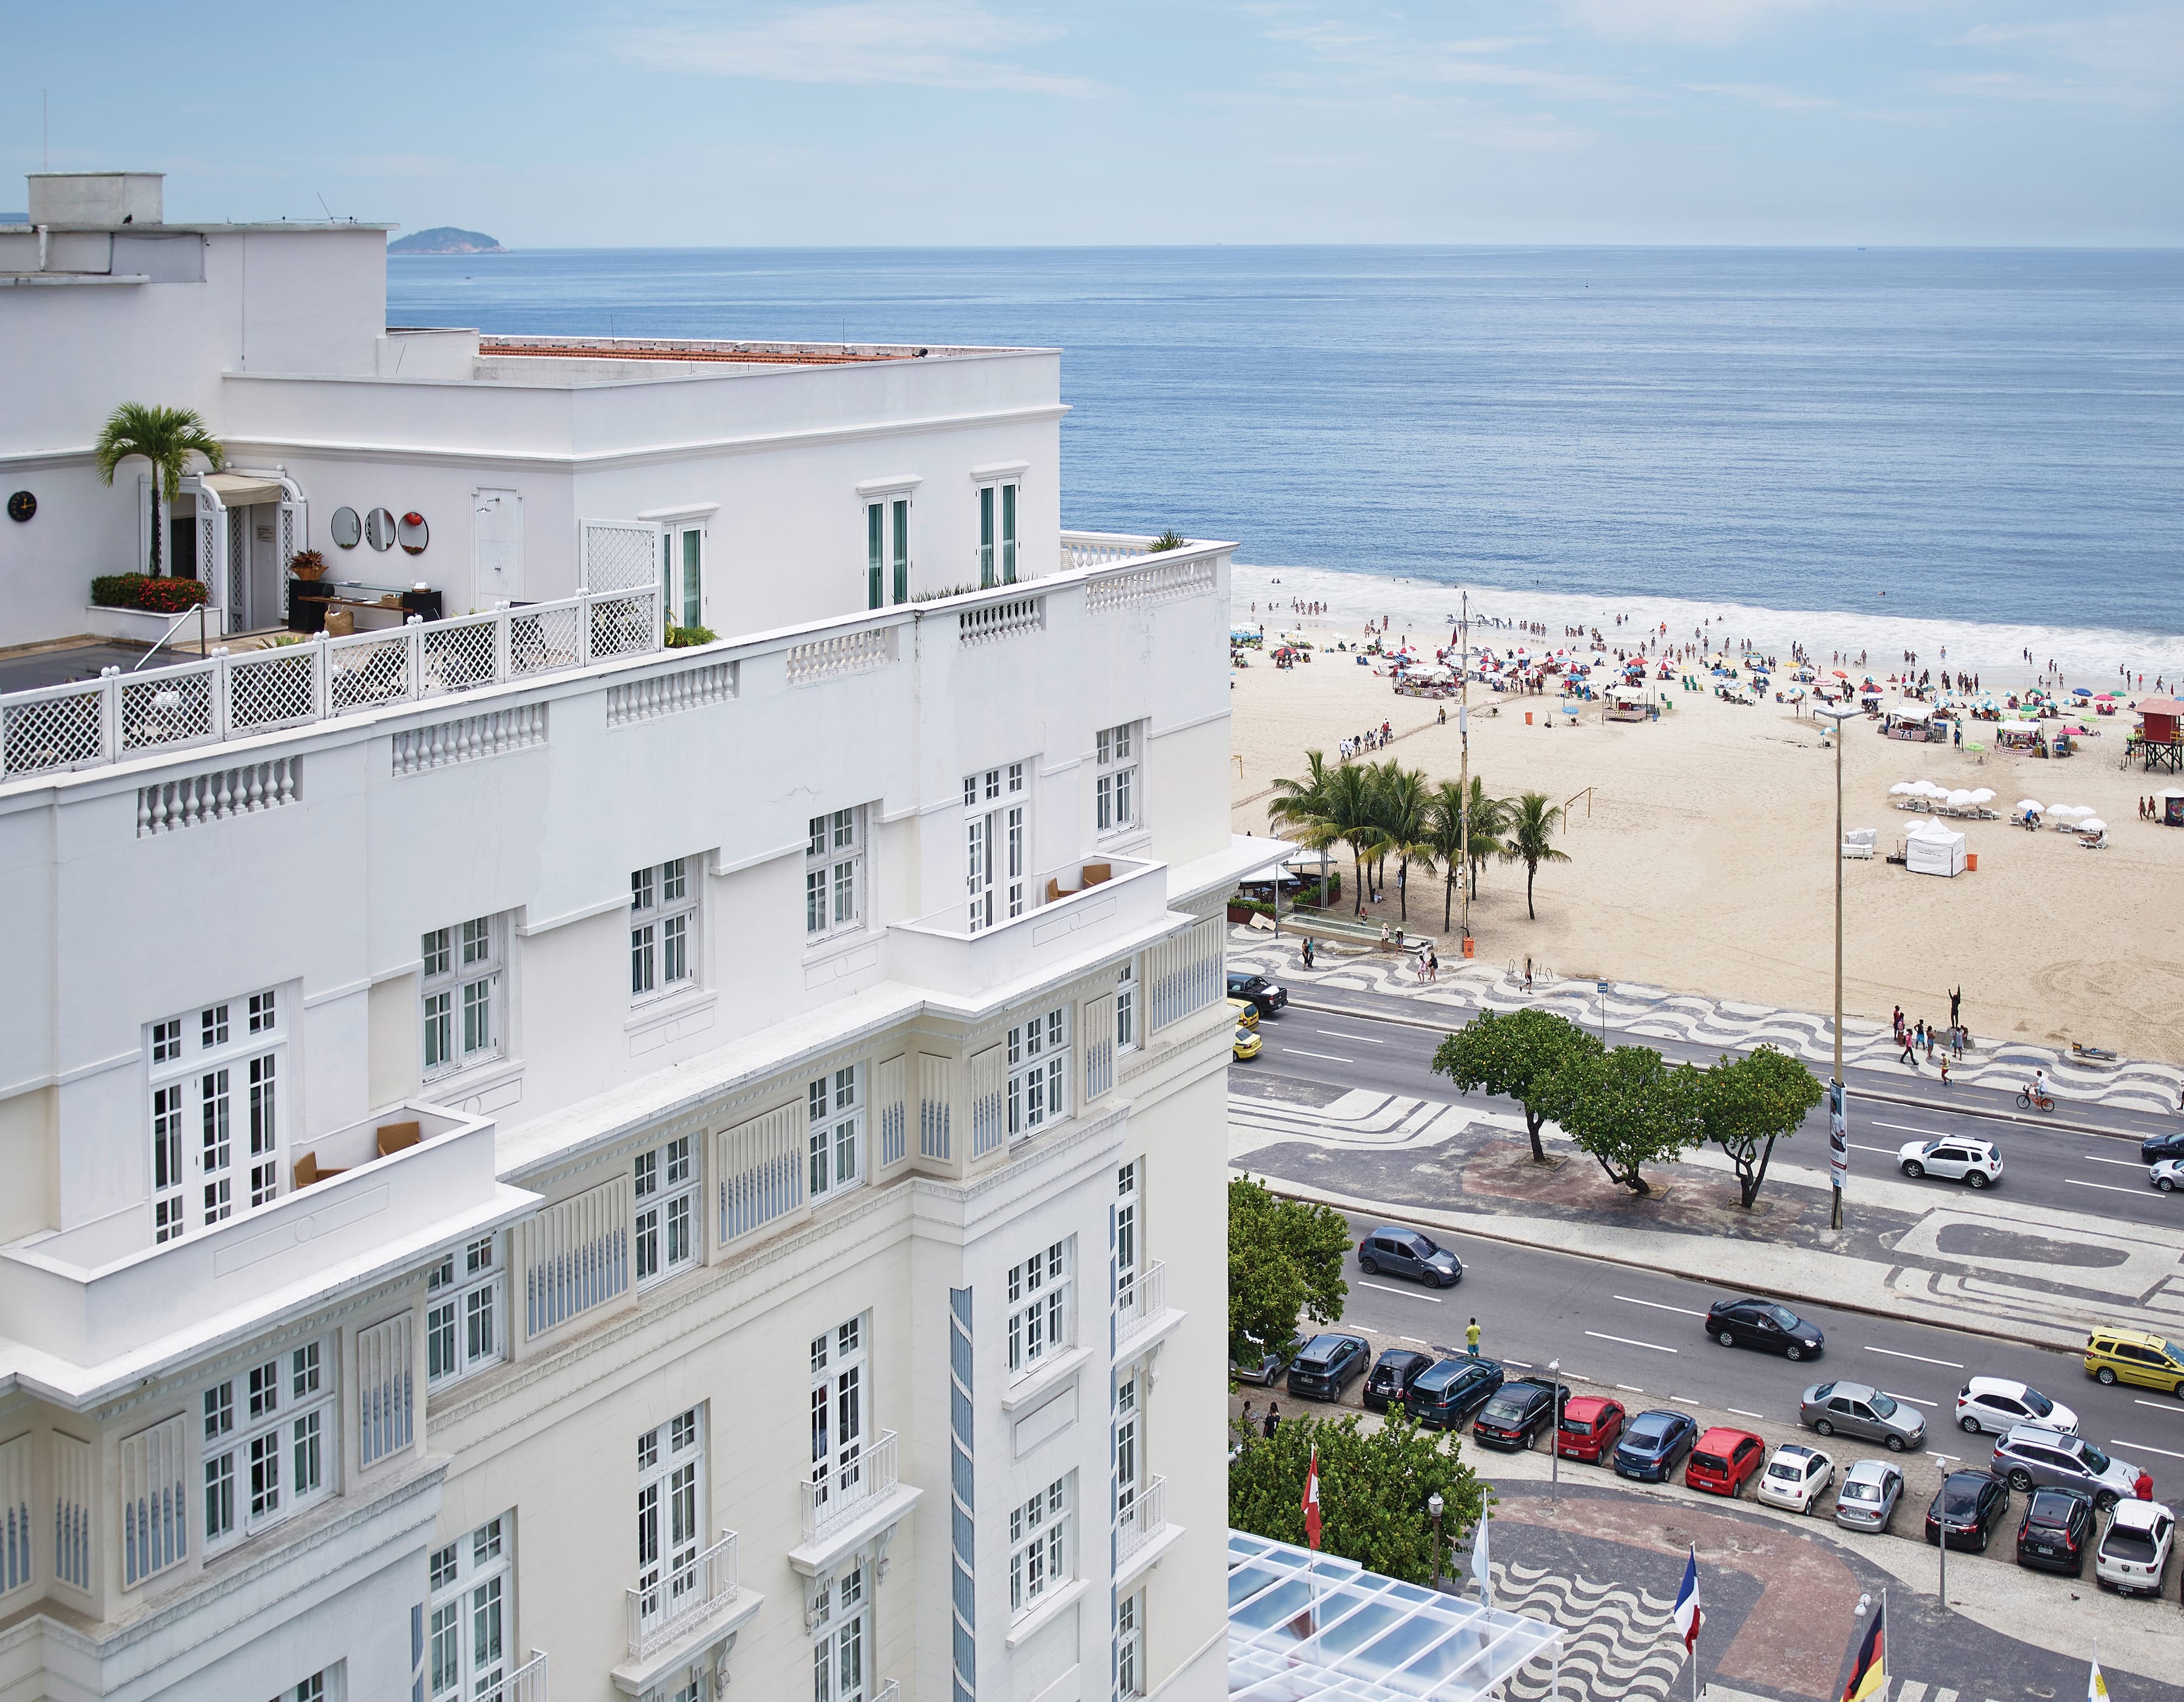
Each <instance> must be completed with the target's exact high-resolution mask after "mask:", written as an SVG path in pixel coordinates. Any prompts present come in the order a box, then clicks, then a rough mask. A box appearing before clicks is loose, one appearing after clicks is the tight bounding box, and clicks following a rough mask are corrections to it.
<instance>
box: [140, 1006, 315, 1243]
mask: <svg viewBox="0 0 2184 1702" xmlns="http://www.w3.org/2000/svg"><path fill="white" fill-rule="evenodd" d="M292 1004H293V999H292V996H291V994H290V993H289V992H288V990H287V989H284V988H281V987H267V988H265V989H263V990H262V991H260V992H257V993H248V994H246V995H244V996H243V997H242V998H225V999H220V1000H218V1001H216V1002H214V1003H213V1004H206V1005H201V1006H199V1007H198V1009H197V1010H192V1011H187V1012H184V1013H183V1014H181V1015H177V1016H170V1017H167V1018H164V1019H163V1020H162V1021H158V1022H153V1023H148V1024H147V1025H146V1026H145V1031H144V1035H145V1037H144V1055H145V1057H146V1059H147V1060H149V1076H148V1093H147V1096H146V1104H147V1106H148V1113H149V1120H150V1133H151V1143H152V1153H151V1160H152V1162H151V1165H150V1177H151V1190H150V1192H151V1197H152V1239H153V1243H154V1244H157V1243H161V1242H166V1241H175V1240H179V1239H180V1238H182V1237H183V1236H185V1235H187V1234H190V1233H192V1232H195V1231H200V1230H204V1229H209V1228H211V1227H213V1226H214V1225H216V1224H220V1223H223V1222H226V1221H228V1220H229V1219H231V1218H235V1217H240V1216H242V1215H245V1214H247V1213H248V1212H250V1211H252V1210H255V1209H256V1208H258V1207H259V1206H264V1205H270V1204H272V1203H273V1202H274V1201H275V1200H276V1199H279V1198H280V1197H281V1195H282V1194H283V1193H287V1191H288V1189H287V1187H286V1185H285V1182H284V1178H285V1176H286V1173H287V1167H286V1161H287V1141H286V1138H285V1135H286V1131H287V1127H288V1126H289V1124H290V1123H291V1122H292V1121H293V1120H292V1117H291V1115H290V1110H291V1107H290V1104H289V1086H288V1084H289V1082H290V1080H291V1075H290V1071H289V1070H288V1067H287V1052H288V1026H287V1021H288V1013H289V1010H290V1009H291V1007H292Z"/></svg>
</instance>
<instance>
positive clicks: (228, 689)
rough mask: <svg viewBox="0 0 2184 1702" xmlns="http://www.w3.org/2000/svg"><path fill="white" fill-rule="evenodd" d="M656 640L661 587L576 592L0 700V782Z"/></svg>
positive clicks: (413, 696)
mask: <svg viewBox="0 0 2184 1702" xmlns="http://www.w3.org/2000/svg"><path fill="white" fill-rule="evenodd" d="M659 649H660V592H659V588H658V587H655V586H650V585H647V586H643V587H638V588H637V589H635V590H631V591H616V592H599V593H596V594H595V593H593V592H578V593H577V595H576V596H574V597H570V598H562V599H561V600H560V601H559V602H555V603H527V604H526V605H524V606H523V607H521V608H520V609H496V610H494V611H493V613H491V614H489V615H465V616H463V617H462V618H460V619H459V620H429V621H411V622H409V624H407V625H405V626H399V627H395V628H392V629H389V630H387V631H377V632H359V633H355V634H353V635H350V636H348V637H340V638H330V637H326V634H324V633H320V634H317V635H315V637H312V638H310V639H309V640H307V641H305V642H302V643H297V644H281V645H276V646H275V647H274V648H271V649H267V650H252V651H244V652H238V653H230V652H227V651H220V652H218V653H216V654H214V655H212V656H211V657H209V658H208V659H205V660H203V661H202V662H186V663H182V664H181V665H177V666H175V667H170V668H156V669H149V670H145V671H144V672H142V673H136V674H123V673H121V672H120V670H117V669H109V670H106V672H104V673H103V674H102V675H101V676H99V677H98V678H97V679H96V680H85V681H75V682H73V683H70V684H68V685H64V686H48V687H43V688H42V689H40V690H37V691H31V692H9V693H8V694H7V695H6V696H4V697H0V779H14V778H16V777H17V776H23V775H31V774H51V773H58V772H60V771H62V770H68V769H77V768H88V767H92V766H94V765H98V764H102V763H110V762H118V761H120V760H121V759H123V758H125V757H134V756H142V755H145V754H148V753H151V752H153V751H158V750H168V749H175V748H181V747H183V746H187V745H193V744H209V743H217V742H219V741H220V740H222V739H228V738H241V737H248V735H250V734H253V733H260V732H270V731H273V730H275V729H276V728H279V727H289V726H302V725H304V723H307V722H310V721H319V720H328V719H330V718H331V717H332V716H335V715H348V714H352V713H354V712H355V711H357V710H359V709H378V708H381V707H383V706H385V705H387V704H399V703H405V702H414V701H416V700H418V699H420V698H434V697H439V696H442V695H443V694H446V693H450V692H467V691H475V690H476V689H477V688H478V687H482V686H493V685H501V684H504V683H506V682H508V681H515V680H523V679H527V678H530V677H532V676H537V675H542V674H550V673H554V672H558V671H560V670H564V669H569V668H581V667H584V666H586V665H588V664H591V663H593V662H603V661H608V660H610V659H613V658H615V657H617V656H634V655H643V654H649V653H651V652H655V651H657V650H659Z"/></svg>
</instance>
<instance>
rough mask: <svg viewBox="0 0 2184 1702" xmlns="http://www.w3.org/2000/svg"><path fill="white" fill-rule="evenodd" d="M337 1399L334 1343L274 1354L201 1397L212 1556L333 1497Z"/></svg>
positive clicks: (202, 1456)
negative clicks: (335, 1409) (335, 1404)
mask: <svg viewBox="0 0 2184 1702" xmlns="http://www.w3.org/2000/svg"><path fill="white" fill-rule="evenodd" d="M367 1333H368V1332H367ZM333 1401H334V1349H333V1343H332V1342H331V1340H330V1339H329V1340H321V1341H316V1342H306V1343H304V1344H303V1345H302V1346H300V1347H297V1348H291V1349H286V1350H284V1351H283V1352H281V1353H278V1354H270V1355H268V1356H267V1357H266V1358H265V1359H264V1360H259V1362H258V1363H257V1364H255V1365H251V1366H249V1367H248V1368H247V1369H245V1370H243V1371H238V1372H237V1373H236V1374H235V1375H233V1376H231V1377H222V1378H221V1379H220V1381H219V1382H216V1383H214V1384H212V1385H211V1386H210V1387H209V1388H206V1389H205V1390H204V1391H203V1393H201V1394H200V1395H199V1396H198V1417H199V1455H200V1464H201V1466H202V1467H203V1488H204V1499H203V1504H202V1505H203V1515H204V1542H205V1548H206V1549H207V1550H208V1551H209V1552H212V1551H217V1550H218V1549H221V1548H223V1547H225V1546H226V1544H227V1543H231V1542H233V1541H235V1540H237V1539H238V1538H242V1537H246V1536H248V1535H250V1534H251V1533H252V1532H256V1531H259V1530H263V1529H264V1528H265V1527H266V1526H268V1525H270V1524H273V1523H275V1522H276V1521H279V1520H281V1519H285V1518H287V1516H288V1515H289V1514H291V1513H292V1512H294V1511H295V1510H297V1509H298V1508H299V1507H307V1506H309V1505H311V1504H312V1503H313V1502H315V1501H318V1500H320V1499H324V1498H325V1497H326V1495H328V1494H329V1493H331V1492H332V1489H333V1481H334V1466H335V1454H334V1428H333Z"/></svg>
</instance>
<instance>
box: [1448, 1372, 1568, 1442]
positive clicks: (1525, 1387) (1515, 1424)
mask: <svg viewBox="0 0 2184 1702" xmlns="http://www.w3.org/2000/svg"><path fill="white" fill-rule="evenodd" d="M1558 1395H1559V1396H1560V1397H1561V1398H1562V1399H1564V1400H1568V1399H1569V1385H1568V1383H1558V1382H1551V1381H1550V1380H1549V1379H1547V1378H1546V1377H1514V1378H1512V1379H1511V1380H1510V1381H1508V1382H1505V1383H1503V1384H1502V1387H1501V1388H1497V1389H1496V1390H1495V1391H1494V1393H1492V1394H1491V1395H1490V1396H1489V1397H1488V1398H1487V1401H1486V1404H1485V1405H1484V1406H1482V1407H1480V1408H1479V1416H1478V1417H1476V1418H1474V1420H1472V1421H1471V1434H1472V1436H1473V1438H1474V1439H1476V1440H1477V1441H1478V1442H1479V1443H1481V1444H1482V1445H1483V1446H1485V1447H1488V1448H1508V1449H1518V1448H1529V1447H1531V1446H1532V1445H1533V1443H1536V1442H1537V1441H1538V1440H1539V1439H1540V1438H1541V1437H1542V1436H1544V1435H1545V1434H1546V1432H1548V1431H1550V1430H1552V1429H1553V1428H1554V1423H1555V1399H1556V1397H1557V1396H1558Z"/></svg>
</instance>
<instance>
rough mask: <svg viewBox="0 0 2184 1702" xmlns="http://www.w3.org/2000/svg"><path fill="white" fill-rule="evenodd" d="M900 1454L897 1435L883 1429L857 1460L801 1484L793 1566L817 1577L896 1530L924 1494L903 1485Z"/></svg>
mask: <svg viewBox="0 0 2184 1702" xmlns="http://www.w3.org/2000/svg"><path fill="white" fill-rule="evenodd" d="M898 1452H899V1449H898V1444H897V1440H896V1437H895V1433H894V1432H893V1431H892V1430H888V1431H883V1432H880V1434H879V1436H878V1438H877V1439H876V1440H875V1441H874V1442H873V1443H872V1445H871V1446H870V1447H868V1448H866V1449H865V1451H864V1452H863V1453H862V1454H859V1455H858V1456H857V1457H856V1459H855V1460H853V1461H849V1462H846V1463H845V1462H843V1461H840V1460H837V1461H836V1462H835V1463H834V1464H833V1466H830V1467H828V1468H827V1470H826V1471H824V1472H823V1474H822V1473H817V1472H815V1473H814V1474H813V1475H811V1476H810V1477H805V1478H803V1479H801V1480H800V1481H799V1483H798V1485H797V1493H798V1495H799V1498H800V1499H801V1501H802V1504H803V1513H804V1541H803V1542H802V1543H800V1544H799V1545H798V1546H797V1547H795V1548H794V1549H790V1550H789V1551H788V1564H789V1565H790V1566H794V1568H795V1569H796V1570H797V1571H799V1572H801V1573H803V1574H804V1575H805V1577H817V1576H818V1575H819V1574H820V1573H821V1572H823V1571H826V1570H827V1568H828V1567H829V1566H833V1564H834V1562H835V1561H836V1560H839V1559H840V1558H841V1557H842V1556H843V1555H846V1554H848V1553H849V1552H850V1550H851V1549H855V1548H857V1547H859V1546H861V1544H863V1543H866V1542H867V1541H869V1540H870V1539H871V1538H872V1537H874V1536H877V1535H878V1534H879V1533H881V1532H884V1531H889V1530H892V1529H893V1528H894V1526H895V1525H896V1524H897V1523H898V1522H899V1521H901V1520H902V1519H903V1518H904V1517H905V1516H906V1515H907V1514H908V1513H909V1511H910V1510H911V1508H913V1507H915V1506H916V1505H917V1502H918V1498H919V1496H920V1495H921V1494H922V1493H923V1492H922V1491H921V1490H919V1489H917V1488H914V1487H912V1486H911V1485H910V1484H907V1483H905V1482H902V1480H901V1477H900V1474H899V1473H898V1471H897V1470H896V1464H895V1462H896V1458H897V1454H898Z"/></svg>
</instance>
